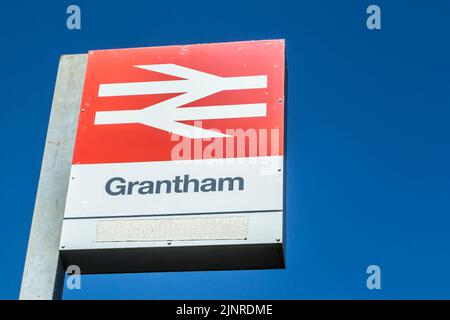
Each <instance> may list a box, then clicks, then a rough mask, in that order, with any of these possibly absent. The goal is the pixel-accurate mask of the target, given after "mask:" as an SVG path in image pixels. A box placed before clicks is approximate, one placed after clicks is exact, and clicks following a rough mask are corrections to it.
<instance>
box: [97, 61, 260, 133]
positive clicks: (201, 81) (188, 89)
mask: <svg viewBox="0 0 450 320" xmlns="http://www.w3.org/2000/svg"><path fill="white" fill-rule="evenodd" d="M135 67H137V68H142V69H146V70H150V71H155V72H160V73H165V74H169V75H172V76H176V77H179V78H184V79H186V80H171V81H151V82H128V83H111V84H100V87H99V91H98V96H99V97H112V96H128V95H144V94H162V93H183V94H181V95H179V96H176V97H174V98H171V99H167V100H164V101H162V102H160V103H157V104H154V105H152V106H149V107H146V108H144V109H139V110H122V111H99V112H97V113H96V116H95V122H94V123H95V124H97V125H98V124H124V123H141V124H144V125H147V126H151V127H155V128H158V129H161V130H164V131H167V132H171V133H175V134H177V135H181V136H186V137H189V138H193V139H194V138H213V137H228V136H229V135H226V134H222V133H220V132H216V131H212V130H206V129H203V128H198V127H195V126H191V125H187V124H184V123H180V122H178V121H184V120H206V119H230V118H248V117H265V116H266V104H265V103H255V104H238V105H224V106H202V107H189V108H187V107H185V108H179V107H181V106H183V105H185V104H187V103H190V102H193V101H195V100H198V99H201V98H204V97H206V96H209V95H211V94H214V93H217V92H220V91H224V90H241V89H258V88H266V87H267V76H266V75H263V76H245V77H220V76H216V75H213V74H209V73H205V72H201V71H198V70H194V69H190V68H186V67H181V66H178V65H176V64H156V65H140V66H135Z"/></svg>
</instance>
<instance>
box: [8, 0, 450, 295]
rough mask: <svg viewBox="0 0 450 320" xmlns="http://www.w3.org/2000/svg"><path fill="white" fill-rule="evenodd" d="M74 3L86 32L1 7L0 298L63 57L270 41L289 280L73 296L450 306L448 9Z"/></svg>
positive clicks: (241, 276)
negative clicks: (282, 54)
mask: <svg viewBox="0 0 450 320" xmlns="http://www.w3.org/2000/svg"><path fill="white" fill-rule="evenodd" d="M73 3H75V4H78V5H79V6H80V7H81V12H82V29H81V30H79V31H69V30H67V28H66V22H65V20H66V13H65V11H66V8H67V6H68V5H70V4H72V3H71V2H67V1H58V3H57V4H56V2H55V1H38V2H37V1H35V2H32V3H31V2H30V3H27V4H24V3H22V2H16V1H8V2H4V3H3V4H2V10H1V13H0V39H1V41H2V48H1V51H0V58H1V61H2V62H3V63H2V76H1V78H0V88H1V93H2V94H1V98H2V100H1V108H0V117H1V120H2V125H1V126H0V133H1V137H2V144H3V146H2V153H1V157H0V164H1V167H2V168H3V172H2V180H1V187H0V188H1V192H0V196H1V201H2V204H3V211H2V232H1V233H0V241H1V243H2V246H0V258H1V260H0V261H1V263H0V298H8V299H15V298H17V297H18V293H19V287H20V281H21V277H22V270H23V264H24V260H25V253H26V246H27V241H28V233H29V229H30V225H31V218H32V212H33V207H34V197H35V193H36V189H37V183H38V177H39V170H40V165H41V158H42V154H43V148H44V142H45V136H46V129H47V121H48V117H49V113H50V106H51V101H52V95H53V88H54V83H55V78H56V71H57V67H58V58H59V56H60V55H61V54H69V53H85V52H87V51H88V50H90V49H107V48H126V47H140V46H156V45H171V44H190V43H205V42H221V41H236V40H254V39H273V38H285V39H286V47H287V61H288V72H289V78H288V86H289V92H288V116H287V117H288V147H287V150H288V151H287V154H288V161H287V165H288V177H287V190H288V193H287V243H288V247H287V268H286V269H285V270H265V271H220V272H180V273H151V274H137V275H133V274H129V275H96V276H83V278H82V290H78V291H76V290H74V291H69V290H66V291H65V293H64V298H65V299H96V298H105V299H120V298H123V299H127V298H130V299H142V298H143V299H167V298H168V299H173V298H180V299H197V298H208V299H209V298H211V299H212V298H223V299H228V298H236V299H241V298H249V299H252V298H273V299H276V298H285V299H304V298H313V299H314V298H325V299H329V298H358V299H360V298H361V299H380V298H450V275H449V270H450V246H449V245H450V237H449V227H450V166H449V163H450V127H449V125H448V123H449V120H450V77H449V74H450V63H449V57H450V26H449V24H448V23H449V22H448V21H449V20H448V16H449V14H450V3H449V2H448V1H444V0H442V1H438V0H435V1H406V0H396V1H381V0H377V1H370V2H369V1H361V0H360V1H356V0H353V1H331V0H330V1H323V0H320V1H242V0H241V1H220V2H219V1H204V2H203V1H170V2H164V1H134V0H129V1H75V2H73ZM370 4H378V5H379V6H380V7H381V10H382V30H378V31H370V30H368V29H367V28H366V26H365V20H366V17H367V15H366V14H365V10H366V8H367V6H368V5H370ZM370 264H377V265H379V266H380V267H381V270H382V289H381V290H379V291H370V290H368V289H367V288H366V277H367V275H366V273H365V270H366V267H367V266H368V265H370Z"/></svg>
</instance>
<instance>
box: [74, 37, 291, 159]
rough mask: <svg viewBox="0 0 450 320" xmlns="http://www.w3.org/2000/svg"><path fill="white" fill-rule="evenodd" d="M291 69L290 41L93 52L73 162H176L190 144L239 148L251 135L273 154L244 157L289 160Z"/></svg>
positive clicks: (249, 149)
mask: <svg viewBox="0 0 450 320" xmlns="http://www.w3.org/2000/svg"><path fill="white" fill-rule="evenodd" d="M284 70H285V65H284V41H283V40H267V41H249V42H232V43H216V44H204V45H185V46H167V47H149V48H136V49H122V50H97V51H90V52H89V57H88V64H87V70H86V77H85V83H84V89H83V96H82V101H81V107H80V117H79V124H78V131H77V135H76V142H75V150H74V157H73V163H74V164H95V163H123V162H145V161H170V160H173V156H172V151H173V148H174V147H175V146H176V145H177V144H179V143H180V141H181V140H183V139H185V142H186V141H187V143H190V142H192V144H193V145H194V144H195V143H197V146H198V144H200V148H201V149H202V150H204V149H205V148H207V146H208V145H211V143H213V142H214V141H215V140H218V139H221V140H222V145H223V148H224V150H225V148H226V145H227V143H228V142H230V143H231V144H230V145H232V146H234V147H233V148H235V149H236V148H238V144H239V141H237V140H238V139H239V137H238V135H239V133H238V132H240V133H242V132H247V133H249V132H250V131H249V130H252V132H253V133H256V134H257V135H259V137H260V139H261V137H262V139H264V140H265V141H264V142H263V143H264V144H267V146H266V147H267V149H268V150H269V153H268V154H267V153H266V154H264V152H265V151H264V150H263V149H264V148H262V149H261V148H260V147H258V148H256V149H252V147H249V146H248V145H247V146H246V147H245V150H244V153H243V154H242V153H240V155H241V156H242V155H243V156H245V157H248V156H265V155H272V156H276V155H282V154H283V130H284V128H283V122H284V77H285V73H284ZM239 130H241V131H239ZM264 132H265V133H264ZM274 132H277V133H276V134H275V133H274ZM261 133H262V134H261ZM173 135H175V136H176V137H178V138H179V139H175V138H174V136H173ZM250 136H251V132H250V133H249V134H248V136H246V138H245V139H250ZM259 143H260V144H261V141H259ZM273 144H277V146H278V147H277V148H276V151H275V153H274V152H273V150H274V148H272V145H273ZM216 146H217V145H216ZM255 150H256V151H255ZM261 150H262V151H261ZM270 150H272V152H270ZM255 152H256V154H255ZM237 156H239V153H236V152H232V153H228V152H225V151H224V153H223V157H237ZM200 157H204V158H211V157H214V154H206V155H205V154H204V153H202V155H201V156H200ZM191 158H192V159H196V158H199V156H198V155H197V154H195V153H193V154H192V157H191Z"/></svg>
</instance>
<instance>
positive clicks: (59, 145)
mask: <svg viewBox="0 0 450 320" xmlns="http://www.w3.org/2000/svg"><path fill="white" fill-rule="evenodd" d="M86 62H87V55H86V54H79V55H65V56H62V57H61V59H60V62H59V68H58V75H57V79H56V86H55V92H54V96H53V104H52V110H51V114H50V120H49V126H48V131H47V139H46V142H45V150H44V157H43V159H42V166H41V173H40V177H39V185H38V190H37V195H36V202H35V207H34V214H33V222H32V225H31V232H30V238H29V242H28V251H27V257H26V261H25V268H24V272H23V278H22V286H21V289H20V297H19V299H21V300H37V299H43V300H51V299H60V298H61V295H62V291H63V283H64V269H63V266H62V263H61V259H60V255H59V240H60V235H61V226H62V222H63V217H64V206H65V202H66V193H67V186H68V182H69V175H70V166H71V163H72V153H73V146H74V140H75V133H76V128H77V122H78V112H79V108H80V100H81V94H82V88H83V83H84V74H85V70H86Z"/></svg>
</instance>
